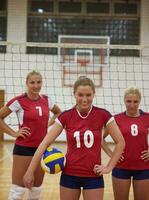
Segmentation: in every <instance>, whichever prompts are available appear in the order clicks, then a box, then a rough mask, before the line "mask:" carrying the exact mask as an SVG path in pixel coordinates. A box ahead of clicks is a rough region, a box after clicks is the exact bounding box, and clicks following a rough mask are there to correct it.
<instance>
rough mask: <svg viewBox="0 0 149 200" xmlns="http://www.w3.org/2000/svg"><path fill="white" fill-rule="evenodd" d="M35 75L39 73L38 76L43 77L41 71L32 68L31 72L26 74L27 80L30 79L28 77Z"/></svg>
mask: <svg viewBox="0 0 149 200" xmlns="http://www.w3.org/2000/svg"><path fill="white" fill-rule="evenodd" d="M33 75H37V76H40V77H41V79H42V75H41V73H40V72H38V71H36V70H32V71H31V72H29V73H28V74H27V76H26V82H27V81H28V79H29V78H30V77H31V76H33Z"/></svg>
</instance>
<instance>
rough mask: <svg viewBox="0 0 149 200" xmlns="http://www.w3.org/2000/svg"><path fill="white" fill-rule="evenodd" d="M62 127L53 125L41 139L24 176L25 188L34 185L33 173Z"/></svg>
mask: <svg viewBox="0 0 149 200" xmlns="http://www.w3.org/2000/svg"><path fill="white" fill-rule="evenodd" d="M62 130H63V127H62V126H60V125H59V124H58V123H54V125H53V126H52V128H51V130H50V132H49V133H47V134H46V136H45V138H44V139H43V141H42V143H41V144H40V145H39V147H38V149H37V151H36V153H35V154H34V156H33V158H32V161H31V163H30V165H29V167H28V169H27V171H26V173H25V175H24V178H23V181H24V185H25V187H27V188H31V187H32V186H33V183H34V173H35V171H36V169H37V166H39V164H40V161H41V157H42V154H43V153H44V151H45V150H46V149H47V147H48V146H50V144H52V143H53V142H54V141H55V139H56V138H57V137H58V135H59V134H60V133H61V132H62Z"/></svg>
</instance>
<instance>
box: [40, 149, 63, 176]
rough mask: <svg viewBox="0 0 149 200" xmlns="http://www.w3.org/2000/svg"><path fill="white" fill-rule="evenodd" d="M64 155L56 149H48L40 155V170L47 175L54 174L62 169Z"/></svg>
mask: <svg viewBox="0 0 149 200" xmlns="http://www.w3.org/2000/svg"><path fill="white" fill-rule="evenodd" d="M64 160H65V157H64V154H63V153H62V152H61V151H60V150H59V149H57V148H51V147H48V148H47V149H46V151H45V152H44V153H43V155H42V159H41V168H42V169H43V170H44V172H47V173H49V174H56V173H59V172H60V171H62V170H63V168H64Z"/></svg>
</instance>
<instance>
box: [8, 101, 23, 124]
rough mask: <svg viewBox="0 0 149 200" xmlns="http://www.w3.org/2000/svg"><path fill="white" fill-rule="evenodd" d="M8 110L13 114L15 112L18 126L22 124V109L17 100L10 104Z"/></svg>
mask: <svg viewBox="0 0 149 200" xmlns="http://www.w3.org/2000/svg"><path fill="white" fill-rule="evenodd" d="M9 109H10V110H12V111H13V112H16V115H17V118H18V121H19V124H20V125H22V124H23V116H24V110H23V109H22V107H21V105H20V103H19V101H18V100H15V101H14V102H13V103H12V104H10V106H9Z"/></svg>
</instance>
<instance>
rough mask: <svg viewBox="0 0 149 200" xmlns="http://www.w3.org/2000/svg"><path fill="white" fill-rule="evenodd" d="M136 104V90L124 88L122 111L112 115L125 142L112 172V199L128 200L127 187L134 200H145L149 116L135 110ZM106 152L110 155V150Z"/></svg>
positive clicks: (148, 173) (148, 178)
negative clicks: (123, 109)
mask: <svg viewBox="0 0 149 200" xmlns="http://www.w3.org/2000/svg"><path fill="white" fill-rule="evenodd" d="M140 102H141V92H140V90H139V89H138V88H137V87H130V88H128V89H126V91H125V93H124V103H125V107H126V111H125V112H122V113H120V114H117V115H115V120H116V122H117V124H118V126H119V128H120V130H121V132H122V134H123V137H124V139H125V143H126V147H125V149H124V152H123V154H122V156H121V159H120V160H119V162H118V163H117V165H116V167H115V168H114V169H113V172H112V181H113V190H114V198H115V200H128V199H129V191H130V186H131V184H132V187H133V193H134V200H149V143H148V142H149V113H145V112H143V111H142V110H140V109H139V105H140ZM104 142H105V141H104ZM104 145H105V144H103V146H104ZM106 149H107V146H105V151H107V150H106ZM107 153H108V155H109V156H111V155H112V153H111V152H110V150H108V152H107Z"/></svg>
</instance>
